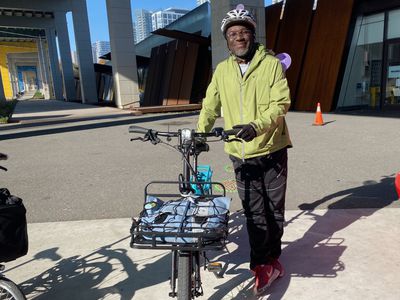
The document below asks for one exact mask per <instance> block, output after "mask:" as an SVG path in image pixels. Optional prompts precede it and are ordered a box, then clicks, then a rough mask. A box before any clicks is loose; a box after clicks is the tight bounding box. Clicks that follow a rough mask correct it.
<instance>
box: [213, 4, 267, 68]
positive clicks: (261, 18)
mask: <svg viewBox="0 0 400 300" xmlns="http://www.w3.org/2000/svg"><path fill="white" fill-rule="evenodd" d="M240 3H243V5H244V7H245V9H247V10H249V11H250V12H251V13H252V14H253V15H254V16H255V18H256V20H257V30H256V40H257V41H258V42H260V43H262V44H264V45H265V5H264V0H245V1H244V0H218V1H211V47H212V64H213V69H214V70H215V68H216V67H217V65H218V63H219V62H221V61H223V60H224V59H226V58H227V57H228V56H229V51H228V48H227V46H226V40H225V38H224V37H223V35H222V33H221V21H222V19H223V18H224V17H225V16H226V13H227V12H228V11H230V10H231V9H234V8H235V7H236V5H238V4H240Z"/></svg>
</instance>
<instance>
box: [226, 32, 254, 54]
mask: <svg viewBox="0 0 400 300" xmlns="http://www.w3.org/2000/svg"><path fill="white" fill-rule="evenodd" d="M226 42H227V44H228V48H229V50H230V51H231V52H232V53H233V54H234V55H235V56H238V57H244V56H246V54H247V53H248V52H249V50H250V49H251V47H252V45H253V44H254V35H253V32H252V31H251V30H250V29H249V28H247V27H245V26H243V25H234V26H231V27H229V28H228V30H227V31H226Z"/></svg>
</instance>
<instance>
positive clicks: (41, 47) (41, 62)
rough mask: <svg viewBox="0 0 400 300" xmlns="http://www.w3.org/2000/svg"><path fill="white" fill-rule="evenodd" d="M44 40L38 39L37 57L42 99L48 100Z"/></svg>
mask: <svg viewBox="0 0 400 300" xmlns="http://www.w3.org/2000/svg"><path fill="white" fill-rule="evenodd" d="M44 41H45V40H44V39H42V38H41V37H39V39H38V41H37V45H38V56H39V65H40V77H41V80H42V89H43V90H42V93H43V95H44V99H50V88H49V65H48V59H47V56H46V49H45V47H44Z"/></svg>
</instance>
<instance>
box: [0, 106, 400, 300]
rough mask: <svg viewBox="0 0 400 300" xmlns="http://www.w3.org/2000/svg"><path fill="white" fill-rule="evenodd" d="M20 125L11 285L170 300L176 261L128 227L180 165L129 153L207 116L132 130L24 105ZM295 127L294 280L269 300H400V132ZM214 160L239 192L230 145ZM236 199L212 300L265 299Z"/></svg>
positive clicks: (59, 294)
mask: <svg viewBox="0 0 400 300" xmlns="http://www.w3.org/2000/svg"><path fill="white" fill-rule="evenodd" d="M40 106H41V107H40ZM15 118H16V119H19V120H20V121H21V122H20V123H17V124H8V125H5V126H1V127H0V146H1V151H2V152H6V153H8V154H9V156H10V160H9V161H7V164H6V166H7V167H8V168H9V172H8V173H5V174H1V175H2V183H3V184H4V186H7V187H9V189H10V190H11V191H12V192H13V193H14V194H16V195H19V196H21V197H22V198H23V199H24V200H25V204H26V206H27V208H28V219H29V220H30V224H29V235H30V236H29V238H30V251H29V253H28V255H27V256H25V257H23V258H20V259H18V260H16V261H14V262H12V263H8V264H7V265H6V267H7V269H8V271H7V273H6V275H7V276H9V277H10V278H11V279H13V280H14V281H16V282H17V283H20V284H21V286H22V288H23V290H24V292H25V293H26V294H27V296H28V298H29V299H36V298H38V299H132V298H133V299H168V296H167V295H168V291H169V285H168V276H169V273H168V272H169V261H170V254H169V253H168V252H165V251H158V250H157V251H156V250H152V251H144V250H136V249H130V248H129V236H128V235H129V227H130V220H129V217H130V216H132V215H136V213H137V211H138V210H139V209H140V206H141V203H142V202H141V201H142V199H141V198H142V195H143V194H142V188H143V186H144V184H145V183H146V182H148V181H149V179H150V180H151V179H154V178H155V177H156V179H164V178H166V179H170V177H168V176H170V174H171V172H172V173H174V174H175V173H177V172H178V171H179V170H180V167H179V166H178V164H179V159H177V157H176V155H175V153H173V152H172V151H169V150H166V149H160V150H159V149H158V148H156V147H154V146H152V145H146V144H136V143H135V144H133V143H130V142H129V138H130V135H129V134H128V133H127V128H128V126H129V124H137V125H141V126H144V127H146V126H147V127H155V128H159V129H166V128H169V129H171V130H173V129H174V128H178V127H189V128H193V126H194V124H195V122H196V119H197V116H196V115H194V114H191V113H189V114H163V115H150V116H141V117H133V116H131V115H129V113H128V112H123V111H119V110H116V109H113V108H104V107H95V106H87V105H81V104H75V103H66V102H60V101H55V102H53V101H50V102H45V101H35V102H33V101H24V102H21V103H20V104H18V106H17V111H16V114H15ZM287 119H288V124H289V129H290V133H291V136H292V140H293V143H294V145H295V147H294V148H293V149H291V150H290V152H289V168H290V169H289V187H288V197H287V213H286V221H287V224H286V227H285V235H284V239H283V242H284V252H283V256H282V261H283V263H284V265H285V266H286V271H287V275H286V276H285V277H284V278H282V279H280V280H279V281H277V282H276V283H274V284H273V286H272V287H271V289H270V290H269V291H268V292H267V293H266V294H265V295H264V298H265V299H321V298H327V299H337V298H340V299H398V297H397V296H396V295H397V293H396V291H397V287H398V286H399V284H400V279H399V276H397V275H396V274H400V259H399V256H398V249H399V246H400V242H399V239H398V236H399V234H400V226H399V225H400V223H399V221H398V220H399V219H400V218H399V217H400V210H398V209H397V208H398V207H399V201H397V200H396V199H397V195H396V194H395V191H394V184H393V181H394V174H395V173H396V172H398V171H400V163H399V160H398V151H397V149H398V142H397V140H398V128H400V119H399V118H379V117H368V116H349V115H336V114H324V120H325V121H326V122H329V123H328V124H327V125H326V126H323V127H313V126H311V123H312V121H313V114H309V113H297V112H290V113H289V114H288V118H287ZM218 124H222V121H221V120H219V121H218ZM211 147H212V150H211V151H210V153H207V154H206V161H207V163H210V164H211V165H212V166H213V167H214V170H215V171H216V174H215V177H216V180H220V181H224V182H225V183H229V180H231V178H232V175H231V173H230V172H231V170H230V169H229V165H228V164H229V162H228V161H227V160H226V156H225V155H224V154H223V151H222V145H221V143H213V144H212V145H211ZM160 148H161V147H160ZM160 161H162V164H163V168H160V163H159V162H160ZM217 171H219V173H218V172H217ZM3 178H5V179H3ZM228 195H229V196H231V197H232V198H233V206H232V218H231V226H230V228H231V234H230V237H229V243H228V247H227V248H228V250H229V253H227V252H225V253H222V252H221V253H210V255H211V257H214V258H215V259H219V260H220V261H222V262H223V263H224V265H225V274H224V276H223V278H218V279H216V278H215V276H214V275H213V274H212V273H207V272H205V271H204V272H202V275H203V285H204V293H205V295H204V297H203V299H215V300H216V299H253V297H252V296H251V286H252V284H253V281H252V278H251V275H250V274H249V272H248V270H247V269H248V265H247V263H246V261H247V256H248V253H247V252H248V248H247V240H246V239H247V238H246V233H245V228H244V225H243V224H244V223H243V216H242V215H241V214H240V213H239V212H237V210H238V209H239V208H240V204H239V203H238V201H237V198H236V193H235V191H232V192H231V193H228ZM73 220H77V221H73Z"/></svg>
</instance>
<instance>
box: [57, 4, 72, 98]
mask: <svg viewBox="0 0 400 300" xmlns="http://www.w3.org/2000/svg"><path fill="white" fill-rule="evenodd" d="M54 22H55V25H56V30H57V37H58V46H59V47H60V56H61V66H62V75H63V80H64V92H65V99H66V100H67V101H71V100H75V99H76V93H75V82H74V72H73V66H72V58H71V46H70V44H69V36H68V27H67V18H66V16H65V12H57V11H56V12H54Z"/></svg>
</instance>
